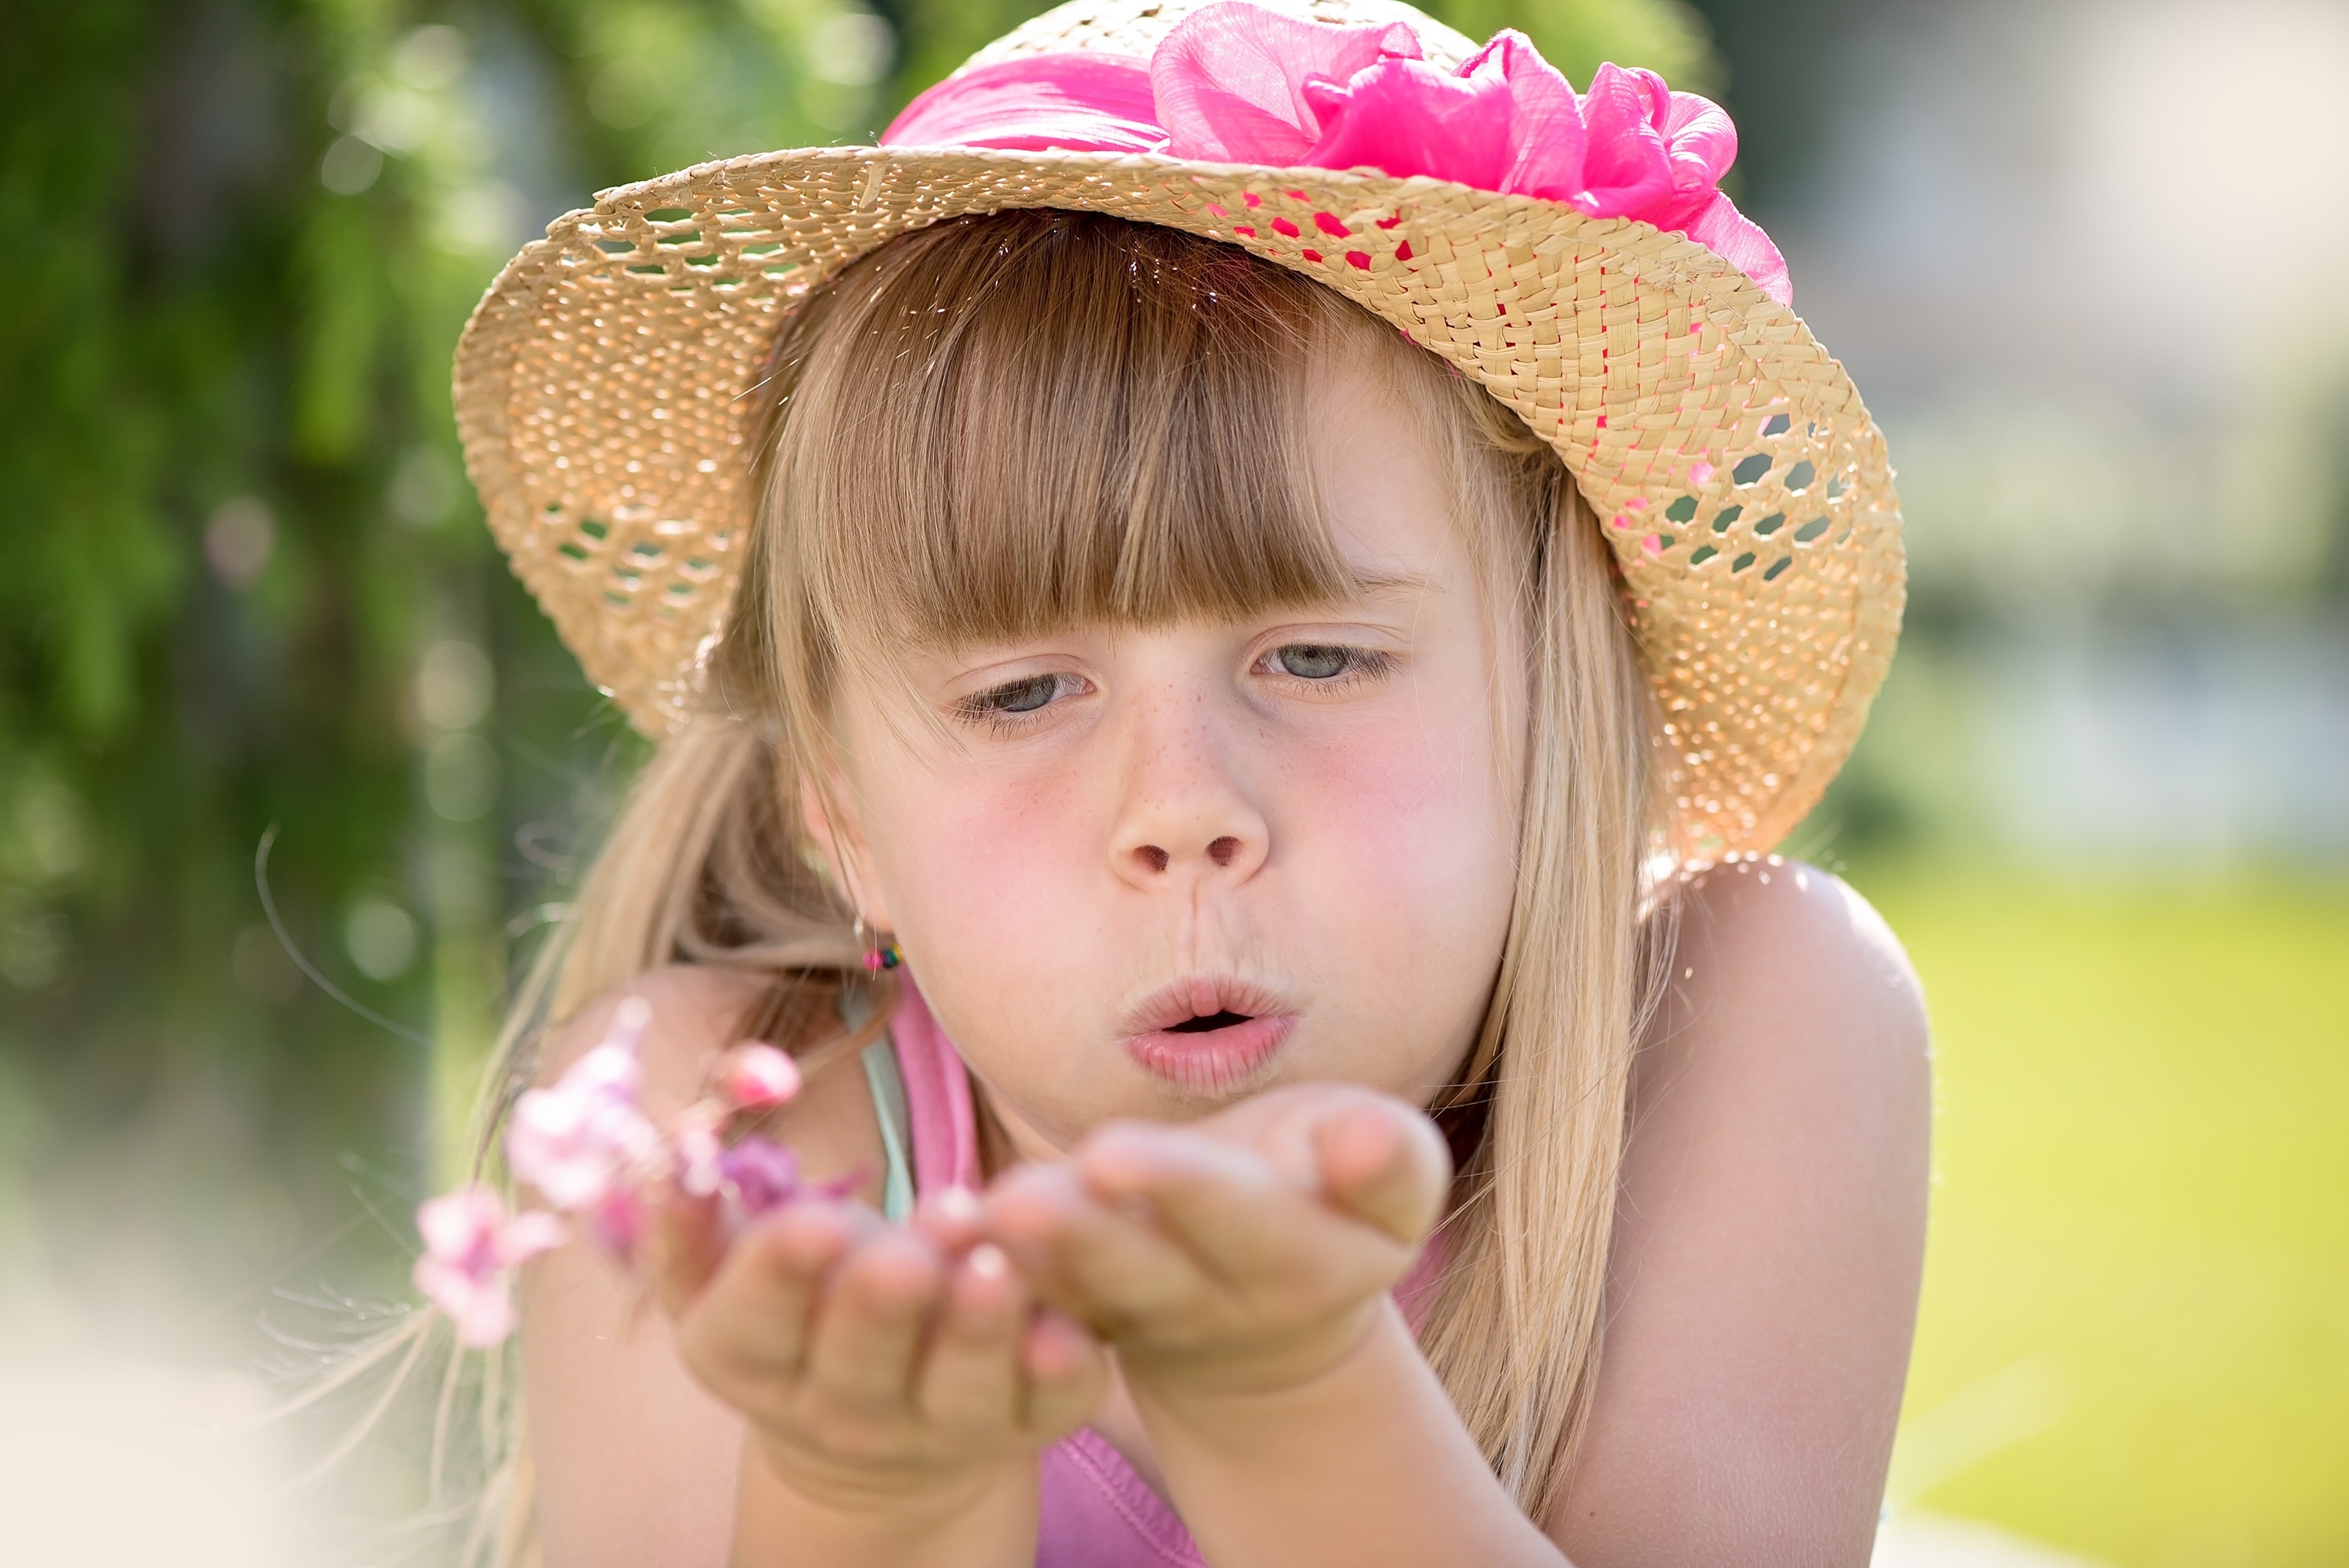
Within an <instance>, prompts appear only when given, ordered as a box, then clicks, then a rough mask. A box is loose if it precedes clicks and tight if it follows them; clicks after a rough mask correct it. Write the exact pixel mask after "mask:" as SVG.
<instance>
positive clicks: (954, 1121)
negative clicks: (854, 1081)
mask: <svg viewBox="0 0 2349 1568" xmlns="http://www.w3.org/2000/svg"><path fill="white" fill-rule="evenodd" d="M889 1034H890V1039H891V1042H892V1044H893V1045H894V1046H895V1050H896V1057H897V1071H898V1076H899V1077H900V1078H902V1079H903V1081H904V1086H905V1119H906V1122H907V1130H908V1132H909V1134H910V1136H909V1137H908V1139H907V1141H908V1142H910V1143H911V1144H912V1145H913V1148H912V1150H911V1151H910V1153H911V1163H912V1165H913V1168H914V1190H915V1191H916V1192H917V1193H925V1194H926V1193H930V1192H936V1191H942V1190H944V1189H946V1188H948V1187H968V1188H973V1189H976V1188H978V1186H979V1185H980V1184H981V1176H980V1171H979V1159H978V1117H977V1115H976V1114H975V1112H974V1110H973V1108H972V1104H971V1089H970V1074H969V1070H968V1068H965V1067H964V1066H963V1062H962V1057H960V1056H959V1055H957V1053H956V1051H955V1048H954V1043H953V1042H952V1041H950V1040H948V1039H947V1037H946V1031H945V1030H943V1029H941V1028H939V1027H938V1024H937V1020H936V1018H934V1017H932V1016H931V1015H930V1010H929V1008H928V1007H927V1006H924V1004H923V1002H922V996H921V993H920V992H918V991H916V989H915V988H914V985H913V982H912V980H911V979H910V978H907V979H905V981H904V983H903V985H901V987H900V989H899V995H898V1001H897V1007H896V1011H895V1013H893V1014H892V1015H891V1016H890V1018H889ZM1434 1260H1435V1253H1434V1249H1433V1248H1430V1249H1428V1250H1427V1251H1425V1252H1423V1253H1421V1254H1420V1260H1419V1262H1418V1264H1415V1265H1414V1266H1413V1269H1412V1272H1411V1274H1410V1275H1409V1276H1408V1277H1407V1278H1405V1279H1404V1281H1403V1282H1402V1284H1400V1285H1398V1286H1397V1287H1396V1294H1397V1295H1398V1296H1400V1297H1401V1298H1402V1300H1403V1301H1404V1302H1405V1303H1406V1304H1409V1305H1417V1304H1418V1303H1419V1302H1420V1301H1422V1300H1423V1298H1424V1295H1425V1293H1426V1291H1427V1289H1428V1287H1429V1286H1431V1285H1432V1284H1433V1283H1434V1274H1435V1264H1434ZM1407 1310H1408V1308H1407ZM1415 1316H1416V1315H1415V1314H1414V1317H1415ZM1040 1486H1041V1497H1040V1500H1039V1501H1040V1520H1039V1530H1038V1535H1037V1544H1036V1568H1206V1558H1204V1557H1202V1556H1201V1555H1200V1554H1199V1546H1198V1543H1197V1542H1195V1541H1193V1540H1192V1539H1191V1532H1189V1531H1188V1530H1186V1529H1185V1528H1184V1525H1183V1521H1182V1520H1181V1518H1180V1517H1178V1516H1177V1515H1176V1514H1175V1512H1174V1510H1173V1509H1172V1508H1170V1507H1168V1506H1167V1504H1166V1501H1165V1500H1164V1499H1163V1498H1161V1497H1160V1496H1159V1495H1158V1494H1157V1493H1156V1492H1154V1491H1151V1490H1150V1485H1149V1483H1148V1482H1146V1481H1144V1480H1143V1479H1142V1478H1141V1477H1140V1476H1139V1475H1137V1474H1135V1473H1134V1470H1133V1466H1132V1465H1129V1464H1127V1463H1126V1462H1125V1457H1124V1456H1123V1454H1120V1453H1119V1452H1118V1451H1117V1449H1114V1448H1112V1447H1111V1446H1110V1443H1109V1441H1108V1439H1104V1438H1103V1437H1102V1435H1101V1434H1100V1433H1098V1432H1096V1431H1094V1430H1093V1429H1092V1428H1090V1427H1080V1428H1078V1429H1076V1430H1075V1431H1073V1432H1071V1433H1070V1434H1069V1435H1068V1436H1067V1437H1065V1438H1063V1439H1061V1440H1060V1441H1059V1442H1057V1443H1055V1444H1053V1445H1052V1446H1051V1447H1050V1448H1049V1449H1045V1450H1044V1453H1043V1459H1042V1465H1041V1477H1040Z"/></svg>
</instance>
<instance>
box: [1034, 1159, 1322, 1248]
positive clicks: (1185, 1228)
mask: <svg viewBox="0 0 2349 1568" xmlns="http://www.w3.org/2000/svg"><path fill="white" fill-rule="evenodd" d="M1077 1163H1078V1167H1079V1169H1080V1171H1081V1173H1082V1176H1083V1179H1084V1182H1085V1184H1086V1186H1087V1187H1088V1188H1089V1189H1090V1190H1091V1191H1093V1192H1095V1193H1097V1194H1099V1195H1100V1196H1101V1197H1102V1199H1104V1200H1106V1201H1107V1202H1112V1203H1117V1204H1120V1205H1125V1206H1133V1205H1137V1204H1146V1205H1147V1208H1148V1211H1149V1212H1150V1213H1151V1214H1152V1216H1153V1217H1154V1219H1156V1220H1157V1222H1159V1223H1160V1224H1162V1225H1164V1227H1165V1228H1166V1229H1168V1230H1169V1231H1172V1232H1173V1233H1175V1234H1176V1235H1177V1236H1179V1237H1180V1238H1181V1240H1182V1241H1183V1242H1184V1243H1185V1244H1186V1245H1185V1251H1186V1252H1188V1253H1190V1254H1192V1255H1194V1256H1195V1257H1196V1258H1197V1259H1198V1260H1199V1262H1200V1264H1202V1265H1203V1266H1204V1267H1205V1268H1206V1270H1207V1271H1208V1272H1209V1273H1211V1274H1216V1275H1217V1276H1218V1277H1224V1278H1229V1277H1231V1276H1234V1275H1236V1274H1266V1273H1270V1274H1281V1273H1285V1272H1287V1265H1288V1264H1289V1263H1290V1262H1291V1261H1293V1255H1294V1253H1295V1252H1296V1245H1297V1239H1298V1235H1299V1230H1298V1226H1299V1222H1300V1221H1309V1219H1310V1218H1311V1217H1312V1216H1311V1213H1310V1211H1311V1209H1313V1208H1314V1207H1317V1206H1318V1205H1316V1204H1315V1202H1314V1196H1313V1194H1312V1192H1311V1191H1309V1190H1308V1189H1306V1188H1304V1187H1301V1186H1300V1185H1299V1184H1298V1183H1297V1182H1295V1181H1288V1180H1285V1179H1283V1177H1282V1176H1281V1175H1280V1173H1279V1172H1278V1171H1275V1170H1274V1169H1273V1167H1272V1165H1271V1164H1270V1163H1269V1162H1268V1161H1266V1160H1264V1159H1263V1158H1262V1157H1260V1156H1259V1155H1257V1153H1255V1152H1254V1151H1253V1150H1247V1149H1244V1148H1240V1147H1237V1146H1236V1145H1233V1144H1229V1143H1225V1142H1222V1141H1219V1140H1215V1139H1211V1138H1202V1137H1199V1136H1198V1135H1196V1134H1195V1133H1190V1132H1187V1131H1185V1130H1182V1129H1179V1128H1162V1127H1148V1126H1141V1125H1119V1126H1112V1127H1109V1128H1105V1129H1103V1130H1102V1131H1101V1132H1099V1133H1097V1134H1095V1135H1094V1136H1093V1137H1092V1139H1091V1140H1088V1141H1087V1142H1086V1145H1085V1147H1084V1148H1083V1149H1082V1150H1080V1151H1079V1153H1078V1157H1077Z"/></svg>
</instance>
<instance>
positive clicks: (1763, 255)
mask: <svg viewBox="0 0 2349 1568" xmlns="http://www.w3.org/2000/svg"><path fill="white" fill-rule="evenodd" d="M1688 237H1689V238H1690V239H1692V240H1694V241H1695V242H1697V243H1698V244H1700V245H1702V246H1703V247H1704V248H1705V249H1706V250H1708V251H1711V252H1712V253H1713V254H1714V255H1716V256H1719V257H1720V258H1721V259H1722V260H1723V261H1724V262H1727V263H1729V264H1730V265H1731V266H1733V267H1735V268H1736V269H1737V270H1738V271H1739V272H1741V273H1744V274H1745V275H1746V276H1747V277H1749V278H1751V279H1753V280H1754V287H1755V288H1758V289H1760V290H1761V291H1762V292H1763V293H1764V294H1767V295H1769V296H1770V297H1771V298H1772V299H1774V300H1776V301H1777V302H1778V303H1779V304H1783V305H1787V306H1792V305H1793V304H1794V303H1795V281H1794V279H1793V278H1792V277H1791V276H1789V275H1788V274H1787V272H1786V258H1785V257H1784V256H1782V255H1780V254H1779V253H1778V247H1777V246H1775V245H1774V244H1772V243H1771V242H1770V236H1769V235H1767V234H1765V233H1764V232H1762V226H1761V225H1760V224H1758V223H1756V222H1754V221H1753V220H1752V219H1751V218H1748V217H1747V216H1746V215H1745V214H1744V213H1743V212H1741V211H1738V210H1737V204H1736V203H1735V202H1733V201H1731V200H1730V199H1729V198H1728V197H1727V196H1725V195H1723V194H1722V193H1721V192H1719V191H1715V192H1714V193H1713V201H1712V204H1711V205H1709V206H1708V207H1706V209H1705V210H1704V212H1703V214H1702V216H1701V217H1699V218H1698V219H1697V221H1696V222H1693V223H1692V224H1690V225H1689V228H1688Z"/></svg>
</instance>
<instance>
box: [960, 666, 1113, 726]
mask: <svg viewBox="0 0 2349 1568" xmlns="http://www.w3.org/2000/svg"><path fill="white" fill-rule="evenodd" d="M1085 684H1086V683H1085V682H1084V681H1083V680H1082V679H1081V678H1079V677H1078V676H1072V675H1063V674H1059V673H1055V674H1051V675H1041V676H1026V677H1025V678H1023V679H1020V680H1016V681H1006V682H1004V683H1003V684H1002V685H1001V686H989V687H988V688H987V689H986V690H985V691H978V692H973V693H971V694H970V695H969V696H967V697H964V698H963V699H962V700H961V701H959V702H957V703H956V704H955V717H957V718H959V719H961V720H962V721H963V722H964V723H966V724H970V725H975V726H977V727H980V728H983V729H988V730H991V731H993V732H995V733H997V734H1009V733H1011V732H1014V731H1017V730H1019V729H1021V728H1024V727H1026V726H1027V725H1028V724H1030V723H1032V722H1033V721H1034V720H1035V718H1036V717H1038V716H1039V715H1040V714H1042V713H1043V712H1044V710H1045V709H1047V708H1049V707H1051V706H1052V704H1053V703H1054V702H1055V701H1057V700H1058V699H1059V698H1060V697H1061V696H1062V695H1063V693H1065V692H1066V691H1067V690H1068V689H1069V688H1070V687H1072V686H1073V687H1076V688H1078V689H1080V690H1081V689H1082V688H1083V687H1084V686H1085Z"/></svg>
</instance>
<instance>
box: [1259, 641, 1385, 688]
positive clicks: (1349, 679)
mask: <svg viewBox="0 0 2349 1568" xmlns="http://www.w3.org/2000/svg"><path fill="white" fill-rule="evenodd" d="M1394 663H1395V660H1394V655H1392V654H1383V653H1380V652H1378V651H1377V650H1376V649H1372V648H1354V647H1348V646H1347V645H1344V644H1342V643H1285V644H1283V645H1281V646H1279V647H1277V648H1275V649H1273V650H1272V651H1271V652H1270V653H1268V654H1266V655H1264V657H1262V658H1260V659H1258V660H1257V668H1258V669H1259V670H1262V671H1263V672H1264V673H1265V674H1267V675H1273V676H1287V677H1288V678H1289V679H1291V680H1299V681H1308V682H1310V683H1311V684H1313V685H1314V686H1320V687H1323V688H1325V689H1327V688H1331V687H1337V688H1343V687H1346V686H1356V685H1359V684H1361V682H1363V681H1366V680H1374V679H1376V678H1377V677H1379V676H1383V675H1385V674H1387V673H1388V672H1389V671H1391V670H1392V669H1393V668H1394Z"/></svg>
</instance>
